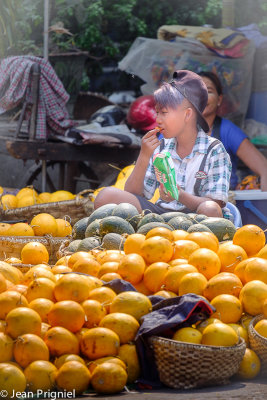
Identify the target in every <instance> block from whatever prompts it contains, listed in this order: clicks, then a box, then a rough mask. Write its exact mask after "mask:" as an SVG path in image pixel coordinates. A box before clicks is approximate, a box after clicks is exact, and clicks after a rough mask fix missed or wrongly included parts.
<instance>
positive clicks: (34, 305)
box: [29, 298, 54, 323]
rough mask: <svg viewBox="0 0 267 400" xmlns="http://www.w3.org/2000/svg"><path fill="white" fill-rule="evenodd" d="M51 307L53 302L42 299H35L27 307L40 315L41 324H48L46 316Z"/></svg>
mask: <svg viewBox="0 0 267 400" xmlns="http://www.w3.org/2000/svg"><path fill="white" fill-rule="evenodd" d="M53 305H54V303H53V301H51V300H49V299H44V298H37V299H35V300H33V301H31V302H30V303H29V307H30V308H31V309H32V310H34V311H36V312H37V313H38V314H39V315H40V317H41V320H42V322H46V323H47V322H48V319H47V315H48V313H49V311H50V310H51V308H52V307H53Z"/></svg>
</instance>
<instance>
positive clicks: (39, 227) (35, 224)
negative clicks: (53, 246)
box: [31, 213, 57, 236]
mask: <svg viewBox="0 0 267 400" xmlns="http://www.w3.org/2000/svg"><path fill="white" fill-rule="evenodd" d="M31 227H32V229H33V230H34V234H35V235H36V236H44V235H52V236H57V222H56V219H55V218H54V217H53V216H52V215H50V214H47V213H41V214H37V215H36V216H35V217H33V219H32V220H31Z"/></svg>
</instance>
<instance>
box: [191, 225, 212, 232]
mask: <svg viewBox="0 0 267 400" xmlns="http://www.w3.org/2000/svg"><path fill="white" fill-rule="evenodd" d="M187 232H188V233H190V232H211V230H210V228H208V227H207V226H205V225H203V224H193V225H191V226H189V228H188V229H187Z"/></svg>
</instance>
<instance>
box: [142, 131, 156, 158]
mask: <svg viewBox="0 0 267 400" xmlns="http://www.w3.org/2000/svg"><path fill="white" fill-rule="evenodd" d="M158 131H159V130H158V129H153V130H152V131H149V132H147V133H146V134H145V136H143V139H142V144H141V152H140V153H141V154H142V156H145V157H148V158H150V157H151V156H152V154H153V153H154V151H155V149H156V148H157V147H158V146H159V145H160V141H159V140H158V138H157V135H156V134H157V132H158Z"/></svg>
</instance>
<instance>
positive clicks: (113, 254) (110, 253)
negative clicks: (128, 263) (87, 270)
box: [96, 250, 125, 264]
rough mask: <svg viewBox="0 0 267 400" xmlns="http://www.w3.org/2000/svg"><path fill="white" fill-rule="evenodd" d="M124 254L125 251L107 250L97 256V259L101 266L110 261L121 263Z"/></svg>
mask: <svg viewBox="0 0 267 400" xmlns="http://www.w3.org/2000/svg"><path fill="white" fill-rule="evenodd" d="M124 254H125V253H124V251H120V250H105V251H101V252H100V253H99V254H98V255H97V256H96V259H97V261H98V262H99V263H100V264H104V263H106V262H110V261H115V262H120V260H121V259H122V257H123V256H124Z"/></svg>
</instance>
